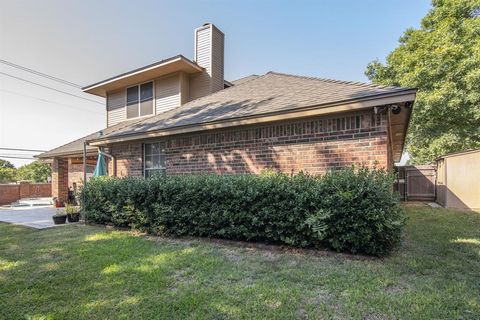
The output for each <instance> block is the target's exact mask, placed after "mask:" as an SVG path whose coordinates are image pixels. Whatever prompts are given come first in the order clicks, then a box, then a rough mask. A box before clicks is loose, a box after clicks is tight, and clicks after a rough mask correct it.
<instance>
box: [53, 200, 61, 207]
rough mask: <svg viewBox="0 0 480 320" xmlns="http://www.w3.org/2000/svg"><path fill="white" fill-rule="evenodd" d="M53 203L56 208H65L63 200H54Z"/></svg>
mask: <svg viewBox="0 0 480 320" xmlns="http://www.w3.org/2000/svg"><path fill="white" fill-rule="evenodd" d="M53 203H54V204H55V208H61V207H63V202H62V200H60V199H58V198H53Z"/></svg>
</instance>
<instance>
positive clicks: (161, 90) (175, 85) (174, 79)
mask: <svg viewBox="0 0 480 320" xmlns="http://www.w3.org/2000/svg"><path fill="white" fill-rule="evenodd" d="M180 104H181V90H180V74H176V75H173V76H169V77H166V78H161V79H159V80H156V81H155V106H156V108H155V109H156V114H159V113H162V112H165V111H167V110H170V109H172V108H175V107H178V106H179V105H180Z"/></svg>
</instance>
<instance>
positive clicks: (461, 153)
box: [435, 149, 480, 161]
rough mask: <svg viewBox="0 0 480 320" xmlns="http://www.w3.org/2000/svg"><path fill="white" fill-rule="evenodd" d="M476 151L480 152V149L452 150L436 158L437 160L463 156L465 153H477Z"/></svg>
mask: <svg viewBox="0 0 480 320" xmlns="http://www.w3.org/2000/svg"><path fill="white" fill-rule="evenodd" d="M476 152H480V149H471V150H465V151H457V152H452V153H449V154H446V155H443V156H440V157H438V158H436V159H435V161H438V160H441V159H444V158H451V157H457V156H463V155H465V154H469V153H476Z"/></svg>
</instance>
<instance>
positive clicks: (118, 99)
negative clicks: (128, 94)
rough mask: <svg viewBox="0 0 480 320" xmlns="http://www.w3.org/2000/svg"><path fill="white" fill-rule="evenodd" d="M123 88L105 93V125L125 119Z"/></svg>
mask: <svg viewBox="0 0 480 320" xmlns="http://www.w3.org/2000/svg"><path fill="white" fill-rule="evenodd" d="M126 119H127V114H126V111H125V90H124V89H121V90H118V91H114V92H109V93H108V94H107V127H110V126H113V125H115V124H117V123H119V122H122V121H125V120H126Z"/></svg>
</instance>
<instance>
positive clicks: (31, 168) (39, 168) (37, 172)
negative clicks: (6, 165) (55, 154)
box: [17, 161, 52, 182]
mask: <svg viewBox="0 0 480 320" xmlns="http://www.w3.org/2000/svg"><path fill="white" fill-rule="evenodd" d="M51 174H52V169H51V167H50V165H48V164H46V163H43V162H41V161H34V162H32V163H29V164H27V165H24V166H21V167H20V168H18V169H17V179H18V180H29V181H32V182H47V179H48V177H50V176H51Z"/></svg>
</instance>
